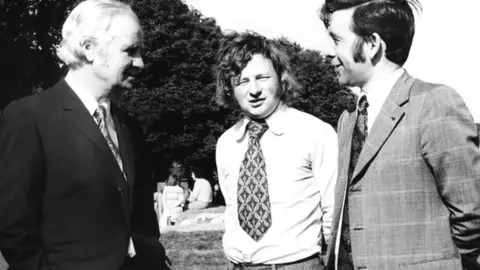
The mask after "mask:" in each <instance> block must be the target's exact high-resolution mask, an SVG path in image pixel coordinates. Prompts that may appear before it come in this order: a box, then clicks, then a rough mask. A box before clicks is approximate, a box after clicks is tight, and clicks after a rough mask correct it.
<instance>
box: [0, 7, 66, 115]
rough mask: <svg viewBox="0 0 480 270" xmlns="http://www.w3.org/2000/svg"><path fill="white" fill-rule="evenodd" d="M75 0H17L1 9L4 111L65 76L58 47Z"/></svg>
mask: <svg viewBox="0 0 480 270" xmlns="http://www.w3.org/2000/svg"><path fill="white" fill-rule="evenodd" d="M74 2H75V1H74V0H50V1H39V0H15V1H8V0H6V1H5V2H4V5H3V6H0V18H1V19H0V57H1V59H2V61H1V62H0V81H1V84H2V88H3V90H2V91H1V92H0V110H2V109H3V108H4V107H5V106H6V105H7V104H8V103H9V102H10V101H11V100H14V99H17V98H20V97H23V96H25V95H29V94H32V93H33V92H34V91H35V90H39V89H42V88H47V87H50V86H52V85H53V84H54V83H56V82H57V81H58V79H59V78H60V77H61V75H62V74H63V70H62V69H61V68H60V65H59V61H58V58H57V57H56V56H55V45H56V44H58V43H59V41H60V36H61V33H60V32H61V31H60V29H61V26H62V24H63V21H64V20H65V18H66V14H67V11H68V9H69V8H70V7H71V6H72V5H73V4H74Z"/></svg>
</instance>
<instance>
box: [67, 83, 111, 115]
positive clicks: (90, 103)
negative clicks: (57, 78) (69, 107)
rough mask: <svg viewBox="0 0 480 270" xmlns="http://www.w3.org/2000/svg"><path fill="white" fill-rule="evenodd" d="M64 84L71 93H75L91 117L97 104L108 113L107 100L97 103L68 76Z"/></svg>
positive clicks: (108, 105)
mask: <svg viewBox="0 0 480 270" xmlns="http://www.w3.org/2000/svg"><path fill="white" fill-rule="evenodd" d="M65 82H66V83H67V84H68V85H69V86H70V88H72V90H73V92H75V94H76V95H77V96H78V98H79V99H80V100H81V101H82V103H83V105H84V106H85V107H86V108H87V111H88V113H90V115H91V116H93V114H94V113H95V111H96V110H97V108H98V105H99V104H100V105H102V106H104V107H105V109H106V110H107V113H108V112H110V100H109V99H103V100H101V101H100V102H98V101H97V100H96V99H95V98H94V97H93V96H92V95H91V94H90V93H89V92H88V91H87V90H86V89H85V88H84V87H83V86H82V85H81V84H79V83H77V82H76V81H75V80H74V79H73V78H71V77H70V76H68V74H67V76H66V77H65Z"/></svg>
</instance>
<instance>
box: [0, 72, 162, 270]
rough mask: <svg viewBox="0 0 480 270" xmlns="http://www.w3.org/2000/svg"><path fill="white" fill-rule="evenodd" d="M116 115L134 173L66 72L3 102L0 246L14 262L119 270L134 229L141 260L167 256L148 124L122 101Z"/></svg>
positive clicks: (37, 266)
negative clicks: (145, 132)
mask: <svg viewBox="0 0 480 270" xmlns="http://www.w3.org/2000/svg"><path fill="white" fill-rule="evenodd" d="M112 116H113V118H114V123H115V128H116V132H117V137H118V141H119V148H120V153H121V156H122V159H123V164H124V171H125V174H126V177H127V179H128V180H127V181H125V179H124V177H123V175H122V172H121V170H120V168H119V166H118V164H117V163H116V161H115V158H114V156H113V154H112V153H111V151H110V149H109V147H108V145H107V143H106V140H105V139H104V137H103V136H102V134H101V132H100V130H99V129H98V127H97V125H96V123H95V121H94V120H93V117H92V116H91V115H90V114H89V112H88V111H87V109H86V108H85V106H84V105H83V103H82V102H81V101H80V99H79V98H78V97H77V96H76V94H75V93H74V92H73V91H72V89H71V88H70V87H69V86H68V85H67V84H66V82H65V81H61V82H59V83H58V84H57V85H55V86H54V87H53V88H52V89H49V90H47V91H44V92H42V93H40V94H38V95H34V96H30V97H26V98H24V99H21V100H19V101H16V102H13V103H11V104H10V105H9V106H8V107H7V108H6V109H5V111H4V115H3V116H2V118H1V119H0V248H1V251H2V253H3V255H4V256H5V258H6V260H7V262H8V263H9V264H10V269H69V270H70V269H71V270H75V269H78V270H86V269H89V270H95V269H98V270H108V269H119V268H120V267H121V265H122V264H123V263H124V260H125V255H126V251H127V247H128V240H129V237H130V236H131V237H132V238H133V240H134V245H135V248H136V249H137V253H138V257H137V259H136V260H137V261H138V260H140V259H143V258H145V257H146V256H147V257H148V258H145V259H148V260H150V259H151V260H153V261H150V263H151V264H152V267H154V266H155V263H156V262H155V261H157V263H161V262H164V256H165V253H164V249H163V247H162V246H161V244H160V243H159V242H158V240H157V239H158V238H159V231H158V225H157V224H158V223H157V221H156V216H155V212H154V208H153V192H154V188H155V185H154V183H153V180H152V178H151V174H150V172H151V170H150V168H149V165H150V164H149V162H148V159H145V157H148V154H147V152H146V151H145V147H144V143H143V138H142V137H143V136H142V134H141V130H140V128H139V126H138V125H136V124H135V122H133V121H132V120H131V119H130V118H129V117H128V116H127V115H126V114H124V113H122V112H121V111H120V110H118V108H116V107H115V106H112ZM152 250H155V252H156V253H155V252H154V253H155V254H156V255H155V256H153V257H152V256H150V255H152V254H149V253H152ZM141 269H145V268H141ZM152 269H162V268H161V267H159V268H152Z"/></svg>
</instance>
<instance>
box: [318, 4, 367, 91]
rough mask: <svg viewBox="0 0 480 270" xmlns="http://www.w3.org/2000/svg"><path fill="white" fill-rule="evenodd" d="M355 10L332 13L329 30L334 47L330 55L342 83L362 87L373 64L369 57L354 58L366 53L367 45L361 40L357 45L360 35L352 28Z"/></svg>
mask: <svg viewBox="0 0 480 270" xmlns="http://www.w3.org/2000/svg"><path fill="white" fill-rule="evenodd" d="M353 11H354V9H346V10H339V11H336V12H334V13H333V14H332V15H331V21H330V26H329V27H328V29H327V30H328V33H329V35H330V37H331V39H332V48H331V50H330V51H329V52H328V56H329V57H331V58H332V65H333V66H334V67H335V72H336V73H337V79H338V82H339V83H340V84H342V85H346V86H359V87H362V86H363V85H364V84H365V83H366V81H367V80H368V77H369V72H370V70H371V67H372V66H371V63H370V61H369V60H368V59H366V60H365V59H364V60H363V61H362V60H358V59H357V61H355V59H354V58H355V55H360V56H362V55H364V51H363V50H364V46H365V45H363V44H364V43H363V42H361V43H360V44H361V45H360V46H357V45H358V43H359V42H360V41H359V38H360V37H358V36H357V35H356V34H355V33H354V32H353V31H352V30H351V25H352V15H353ZM357 58H358V57H357ZM363 58H364V57H363Z"/></svg>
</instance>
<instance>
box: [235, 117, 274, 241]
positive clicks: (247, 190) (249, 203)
mask: <svg viewBox="0 0 480 270" xmlns="http://www.w3.org/2000/svg"><path fill="white" fill-rule="evenodd" d="M267 129H268V126H267V123H265V122H262V123H260V122H256V121H253V120H251V121H250V122H249V123H248V125H247V130H248V134H249V140H248V149H247V152H246V153H245V156H244V158H243V161H242V164H241V166H240V174H239V179H238V191H237V203H238V220H239V222H240V227H242V229H243V230H244V231H245V232H246V233H247V234H248V235H250V237H252V239H254V240H255V241H257V240H258V239H260V238H261V237H262V235H263V234H264V233H265V232H266V231H267V230H268V228H269V227H270V226H271V224H272V216H271V213H270V198H269V195H268V182H267V171H266V168H265V158H264V157H263V153H262V149H261V148H260V138H261V137H262V135H263V133H264V132H265V131H266V130H267Z"/></svg>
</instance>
